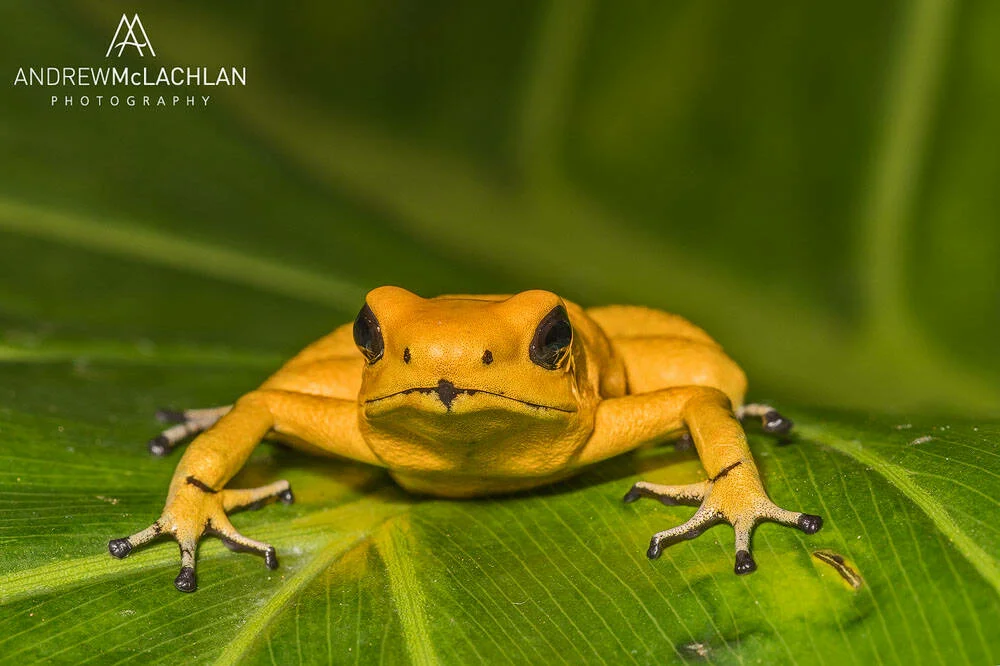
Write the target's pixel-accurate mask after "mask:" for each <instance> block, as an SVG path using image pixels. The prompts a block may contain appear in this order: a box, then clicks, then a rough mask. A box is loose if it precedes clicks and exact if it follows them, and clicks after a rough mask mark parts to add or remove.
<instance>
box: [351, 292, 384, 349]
mask: <svg viewBox="0 0 1000 666" xmlns="http://www.w3.org/2000/svg"><path fill="white" fill-rule="evenodd" d="M354 344H356V345H357V346H358V349H360V350H361V353H362V354H364V355H365V358H366V359H368V362H369V363H374V362H375V361H377V360H379V359H380V358H382V353H383V352H384V351H385V341H383V340H382V327H381V326H379V325H378V319H376V318H375V313H374V312H372V309H371V308H370V307H368V304H367V303H365V306H364V307H363V308H361V312H359V313H358V318H357V319H355V320H354Z"/></svg>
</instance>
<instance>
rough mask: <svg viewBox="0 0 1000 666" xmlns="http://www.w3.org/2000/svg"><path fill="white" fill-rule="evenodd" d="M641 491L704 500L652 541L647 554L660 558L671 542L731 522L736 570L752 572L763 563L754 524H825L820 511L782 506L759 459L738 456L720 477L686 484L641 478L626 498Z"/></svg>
mask: <svg viewBox="0 0 1000 666" xmlns="http://www.w3.org/2000/svg"><path fill="white" fill-rule="evenodd" d="M640 497H655V498H656V499H659V500H660V501H661V502H663V503H664V504H691V503H698V502H699V501H700V505H699V507H698V510H697V511H696V512H695V514H694V516H692V517H691V519H690V520H688V521H687V522H686V523H684V524H683V525H678V526H677V527H674V528H671V529H669V530H664V531H663V532H658V533H656V534H654V535H653V538H652V539H651V540H650V542H649V550H648V551H646V555H647V556H648V557H649V558H650V559H656V558H658V557H659V556H660V554H661V553H662V552H663V549H664V548H666V547H667V546H671V545H673V544H675V543H678V542H680V541H685V540H687V539H694V538H695V537H697V536H699V535H701V533H702V532H704V531H705V530H707V529H708V528H709V527H712V526H713V525H716V524H718V523H721V522H725V523H729V524H730V525H732V526H733V529H734V530H735V532H736V566H735V567H734V569H733V570H734V572H735V573H737V574H747V573H750V572H752V571H754V570H755V569H756V568H757V564H756V562H754V559H753V556H752V555H751V554H750V538H751V535H752V534H753V530H754V528H755V527H756V526H757V525H758V524H759V523H761V522H763V521H772V522H775V523H779V524H781V525H786V526H788V527H796V528H798V529H800V530H802V531H803V532H805V533H806V534H813V533H815V532H817V531H819V529H820V528H821V527H822V526H823V519H822V518H820V517H819V516H814V515H810V514H807V513H799V512H797V511H788V510H786V509H782V508H781V507H779V506H777V505H776V504H774V502H772V501H771V500H770V499H769V498H768V496H767V495H766V494H765V493H764V489H763V488H762V487H761V485H760V482H759V480H758V477H757V472H756V470H755V469H753V463H749V464H744V463H742V462H737V463H735V464H733V465H731V466H730V467H727V468H726V469H724V470H722V471H721V472H720V473H719V474H718V475H716V477H715V479H713V480H709V481H703V482H701V483H694V484H690V485H686V486H658V485H655V484H649V483H644V482H641V481H640V482H639V483H637V484H635V485H634V486H633V487H632V489H631V490H630V491H629V492H628V494H626V495H625V501H626V502H632V501H635V500H636V499H638V498H640Z"/></svg>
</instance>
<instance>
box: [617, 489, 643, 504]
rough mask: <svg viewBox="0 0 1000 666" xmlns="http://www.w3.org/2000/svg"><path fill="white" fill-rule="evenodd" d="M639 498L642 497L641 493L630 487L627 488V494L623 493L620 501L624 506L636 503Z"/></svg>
mask: <svg viewBox="0 0 1000 666" xmlns="http://www.w3.org/2000/svg"><path fill="white" fill-rule="evenodd" d="M640 497H642V493H641V492H639V489H638V488H636V487H635V486H632V487H631V488H629V491H628V492H627V493H625V497H623V498H622V500H623V501H624V502H625V503H626V504H631V503H632V502H634V501H636V500H637V499H639V498H640Z"/></svg>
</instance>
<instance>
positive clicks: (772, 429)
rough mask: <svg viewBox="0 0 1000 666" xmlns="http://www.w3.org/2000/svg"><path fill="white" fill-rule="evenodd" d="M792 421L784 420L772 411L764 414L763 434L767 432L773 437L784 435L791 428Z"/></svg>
mask: <svg viewBox="0 0 1000 666" xmlns="http://www.w3.org/2000/svg"><path fill="white" fill-rule="evenodd" d="M793 425H795V424H794V423H792V420H791V419H789V418H785V417H784V416H782V415H781V414H779V413H778V412H776V411H774V410H773V409H772V410H771V411H769V412H768V413H767V414H764V432H769V433H771V434H773V435H784V434H786V433H788V432H789V431H790V430H791V429H792V426H793Z"/></svg>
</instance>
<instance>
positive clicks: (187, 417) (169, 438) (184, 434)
mask: <svg viewBox="0 0 1000 666" xmlns="http://www.w3.org/2000/svg"><path fill="white" fill-rule="evenodd" d="M230 409H232V405H226V406H224V407H209V408H207V409H185V410H181V411H177V410H170V409H161V410H160V411H158V412H156V418H157V419H158V420H159V421H160V422H162V423H173V424H175V425H172V426H170V427H169V428H167V429H166V430H164V431H163V432H161V433H160V434H159V435H157V436H156V437H154V438H153V439H151V440H149V444H148V447H149V452H150V453H151V454H153V455H154V456H165V455H167V454H168V453H170V452H171V451H172V450H173V449H174V448H176V447H177V445H178V444H180V443H181V442H182V441H184V440H185V439H188V438H189V437H193V436H195V435H198V434H200V433H202V432H204V431H206V430H208V429H209V428H211V427H212V426H213V425H215V422H216V421H218V420H219V419H221V418H222V417H223V416H225V415H226V414H227V413H229V410H230Z"/></svg>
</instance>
